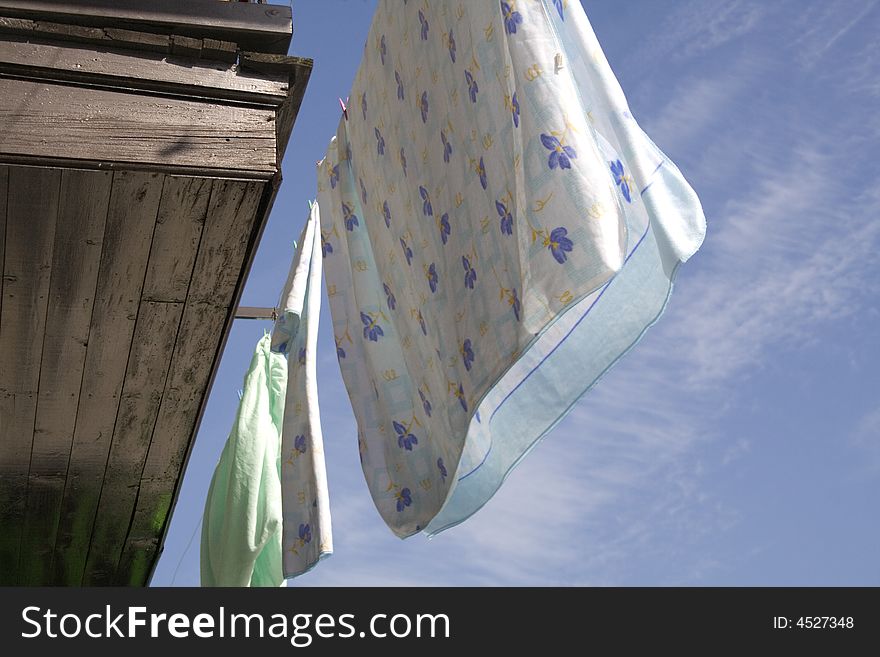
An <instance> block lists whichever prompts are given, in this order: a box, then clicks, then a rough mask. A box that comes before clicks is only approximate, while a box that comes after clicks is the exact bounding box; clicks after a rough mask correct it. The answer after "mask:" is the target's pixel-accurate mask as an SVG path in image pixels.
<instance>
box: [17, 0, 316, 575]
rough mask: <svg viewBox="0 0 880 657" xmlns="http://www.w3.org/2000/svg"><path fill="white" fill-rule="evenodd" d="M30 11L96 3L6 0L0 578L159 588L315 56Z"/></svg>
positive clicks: (231, 28) (232, 26) (248, 34)
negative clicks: (197, 440) (180, 492)
mask: <svg viewBox="0 0 880 657" xmlns="http://www.w3.org/2000/svg"><path fill="white" fill-rule="evenodd" d="M24 4H27V5H30V6H31V8H33V6H39V8H40V9H41V10H45V11H47V12H48V11H49V10H50V9H51V7H47V5H56V10H57V9H58V7H61V6H67V7H69V6H70V5H71V4H78V3H71V2H67V3H58V2H51V0H41V1H40V2H33V3H31V2H29V3H23V2H18V1H17V0H16V1H13V0H0V263H2V283H0V285H2V287H0V584H2V585H12V584H25V585H36V584H67V585H80V584H86V585H103V584H128V585H143V584H144V583H146V582H147V581H148V578H149V575H150V573H151V571H152V568H153V567H154V565H155V561H156V559H157V557H158V554H159V552H160V549H161V543H162V540H163V538H164V535H165V531H166V529H167V524H168V520H169V517H170V513H171V511H172V509H173V505H174V501H175V498H176V494H177V489H178V486H179V483H180V480H181V477H182V473H183V470H184V468H185V464H186V460H187V457H188V454H189V451H190V448H191V444H192V440H193V438H194V436H195V434H196V431H197V429H198V423H199V420H200V418H201V414H202V412H203V410H204V406H205V403H206V401H207V395H208V392H209V390H210V385H211V381H212V379H213V376H214V374H215V372H216V368H217V365H218V362H219V359H220V355H221V353H222V350H223V345H224V343H225V340H226V336H227V335H228V331H229V328H230V326H231V322H232V319H233V318H234V315H235V309H236V307H237V305H238V299H239V297H240V294H241V291H242V288H243V285H244V281H245V277H246V275H247V271H248V269H249V267H250V263H251V261H252V258H253V256H254V253H255V251H256V247H257V244H258V241H259V237H260V234H261V232H262V228H263V226H264V224H265V221H266V219H267V217H268V214H269V211H270V209H271V206H272V202H273V200H274V197H275V193H276V192H277V189H278V186H279V184H280V161H281V157H282V155H283V152H284V149H285V147H286V144H287V140H288V138H289V135H290V130H291V129H292V126H293V122H294V119H295V116H296V113H297V110H298V108H299V104H300V102H301V99H302V95H303V93H304V91H305V86H306V83H307V81H308V76H309V72H310V69H311V61H310V60H305V59H299V58H291V57H285V56H284V55H278V54H273V53H266V52H247V51H244V50H242V48H241V47H240V46H239V44H237V43H236V42H234V41H226V40H218V39H216V38H215V37H216V36H218V35H221V34H222V35H224V36H226V37H228V38H231V37H233V36H235V34H236V30H237V29H240V25H238V24H237V23H236V22H235V21H234V20H232V19H229V24H228V25H226V26H224V25H223V24H222V21H220V22H219V23H217V21H215V25H214V29H215V31H214V32H211V33H210V34H213V36H205V34H206V33H205V32H203V31H202V32H200V31H199V30H198V29H195V30H194V31H193V35H194V36H189V35H183V34H181V33H180V32H179V31H178V32H176V33H168V32H167V30H164V29H160V28H156V27H155V26H153V27H151V24H150V23H149V22H144V23H141V24H139V29H143V30H145V31H143V32H141V31H131V30H130V29H129V28H130V27H132V25H133V23H132V18H131V16H129V17H127V18H126V19H125V26H126V27H125V29H124V30H123V29H122V28H119V27H118V26H117V25H118V21H120V20H122V19H120V18H119V16H116V15H113V14H112V12H110V13H108V16H109V17H108V18H107V19H106V20H105V21H102V18H101V14H100V13H99V12H93V14H92V15H90V16H91V17H90V18H89V20H88V21H87V22H88V25H82V24H77V23H74V22H72V21H71V22H69V23H59V22H55V21H59V20H62V19H64V18H65V15H64V13H63V12H62V11H55V13H53V14H52V15H51V16H49V17H48V18H51V19H52V20H42V17H41V16H40V14H39V12H34V11H30V13H29V14H27V16H24V15H23V14H22V13H21V12H17V11H15V7H12V8H11V9H10V5H24ZM84 4H89V5H92V6H97V5H101V2H100V1H98V0H89V2H87V3H84ZM104 4H107V3H106V2H105V3H104ZM138 4H143V5H153V6H155V5H163V4H164V9H165V10H168V11H173V9H172V8H171V3H162V2H158V3H157V2H155V1H151V2H149V3H148V2H146V1H144V2H140V3H139V2H127V3H126V7H129V8H130V9H131V11H134V10H135V9H136V8H137V5H138ZM176 4H177V3H174V5H176ZM199 4H204V5H208V4H210V5H215V4H220V3H216V2H213V0H201V2H199V1H195V2H192V1H191V2H190V3H188V5H189V8H190V9H192V6H193V5H199ZM223 4H224V5H225V3H223ZM259 7H261V8H263V9H266V7H267V6H266V5H259ZM235 8H240V9H241V11H243V12H248V11H251V8H250V7H249V6H248V5H244V4H242V5H239V4H238V3H230V4H229V6H228V7H225V9H224V11H225V10H226V9H229V10H232V11H233V12H234V11H235ZM276 9H285V10H286V7H285V8H276ZM4 13H5V16H4ZM190 13H191V14H193V12H190ZM196 14H197V12H196ZM241 16H245V18H246V17H247V16H251V14H241V15H240V16H239V18H241ZM82 22H83V21H80V23H82ZM287 24H288V28H287V29H288V37H287V38H288V40H289V11H288V23H287ZM223 29H225V30H226V31H222V30H223ZM241 29H243V30H244V28H241ZM146 30H152V31H146ZM252 37H253V34H252V31H248V30H244V32H243V39H244V40H245V41H247V40H248V39H252ZM249 43H253V42H252V41H250V42H249ZM273 44H274V45H272V46H271V48H270V49H276V50H277V49H278V47H279V46H278V44H277V42H273ZM284 47H285V49H286V45H285V46H284Z"/></svg>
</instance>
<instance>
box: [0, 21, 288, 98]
mask: <svg viewBox="0 0 880 657" xmlns="http://www.w3.org/2000/svg"><path fill="white" fill-rule="evenodd" d="M177 42H180V43H181V44H183V43H186V44H188V45H190V47H193V45H192V44H189V42H188V41H186V42H184V41H182V37H176V38H175V43H177ZM199 43H201V42H199ZM175 54H180V56H178V57H166V56H164V55H161V54H158V53H147V52H137V53H135V52H131V51H129V52H125V51H114V50H108V49H107V48H101V49H96V48H92V47H88V46H81V47H75V46H72V45H71V44H69V43H63V42H57V43H52V42H49V43H39V42H33V41H31V40H25V39H24V38H22V37H7V38H6V39H4V40H3V41H0V70H4V71H8V72H11V73H15V74H17V75H21V76H24V77H30V76H42V77H53V78H55V79H64V80H74V81H83V82H89V83H98V84H104V85H109V86H117V87H121V88H123V89H132V88H133V89H153V90H160V91H164V92H166V93H176V94H178V95H201V96H205V97H209V98H219V99H230V100H245V101H249V102H252V103H260V102H264V103H267V104H271V105H274V106H278V105H280V104H281V103H282V102H283V101H284V98H285V97H286V96H287V91H288V86H289V82H288V79H287V75H286V74H281V73H272V72H269V71H267V72H265V73H257V72H256V71H253V70H252V71H249V72H245V71H241V70H238V69H237V68H236V67H235V66H233V65H230V64H220V63H218V62H210V61H199V60H198V59H193V58H192V57H189V58H187V57H184V56H183V53H175ZM197 56H198V55H197V54H196V57H197Z"/></svg>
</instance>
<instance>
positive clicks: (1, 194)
mask: <svg viewBox="0 0 880 657" xmlns="http://www.w3.org/2000/svg"><path fill="white" fill-rule="evenodd" d="M7 189H9V167H4V166H0V317H3V256H4V254H5V253H6V190H7Z"/></svg>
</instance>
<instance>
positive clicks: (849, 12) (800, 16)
mask: <svg viewBox="0 0 880 657" xmlns="http://www.w3.org/2000/svg"><path fill="white" fill-rule="evenodd" d="M878 7H880V3H878V2H877V0H837V1H835V2H821V3H816V4H811V5H807V6H805V7H802V9H803V10H802V11H800V12H798V13H796V14H795V16H796V18H795V21H794V26H795V29H796V33H797V37H796V38H795V40H794V44H795V46H796V47H797V54H798V58H799V60H800V62H801V64H802V65H803V66H805V67H806V68H813V67H814V66H816V64H817V63H818V62H819V60H821V59H822V58H823V57H824V56H825V55H826V54H828V53H829V52H830V51H831V50H832V49H833V48H834V47H835V46H837V45H839V44H840V43H841V39H843V37H844V36H845V35H846V34H848V33H849V32H850V30H852V29H853V28H855V27H857V26H859V25H865V24H866V23H865V19H866V18H868V16H869V14H874V13H875V12H876V11H877V9H878ZM874 31H875V32H876V28H875V30H874Z"/></svg>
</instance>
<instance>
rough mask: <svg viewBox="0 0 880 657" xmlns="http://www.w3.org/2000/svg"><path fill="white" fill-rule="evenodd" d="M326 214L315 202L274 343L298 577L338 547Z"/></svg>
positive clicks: (284, 486) (286, 561) (289, 570)
mask: <svg viewBox="0 0 880 657" xmlns="http://www.w3.org/2000/svg"><path fill="white" fill-rule="evenodd" d="M320 223H321V218H320V214H319V209H318V204H317V203H315V204H313V205H312V209H311V212H310V213H309V218H308V220H307V221H306V225H305V227H304V228H303V231H302V235H301V236H300V240H299V247H298V248H297V249H296V254H295V256H294V259H293V262H292V264H291V266H290V273H289V275H288V277H287V283H286V284H285V285H284V289H283V291H282V293H281V299H280V301H279V304H278V311H279V312H278V319H277V321H276V323H275V327H274V330H273V332H272V349H273V350H274V351H279V352H283V353H286V354H287V355H288V376H287V397H286V401H285V405H284V422H283V425H282V434H281V435H282V439H281V491H282V506H283V527H284V530H283V535H282V548H283V553H282V554H283V556H282V562H283V569H284V576H285V577H295V576H296V575H301V574H302V573H304V572H306V571H307V570H309V569H311V568H312V567H313V566H314V565H315V564H316V563H317V562H318V561H319V560H321V559H322V558H324V557H326V556H328V555H330V554H331V553H332V552H333V536H332V530H331V525H330V501H329V494H328V489H327V471H326V468H325V465H324V440H323V437H322V434H321V419H320V416H319V414H318V385H317V378H316V360H315V350H316V348H317V341H318V318H319V314H320V310H321V242H320V239H319V235H320Z"/></svg>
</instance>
